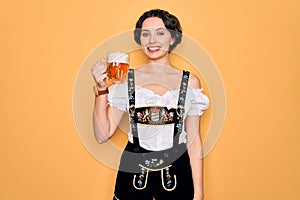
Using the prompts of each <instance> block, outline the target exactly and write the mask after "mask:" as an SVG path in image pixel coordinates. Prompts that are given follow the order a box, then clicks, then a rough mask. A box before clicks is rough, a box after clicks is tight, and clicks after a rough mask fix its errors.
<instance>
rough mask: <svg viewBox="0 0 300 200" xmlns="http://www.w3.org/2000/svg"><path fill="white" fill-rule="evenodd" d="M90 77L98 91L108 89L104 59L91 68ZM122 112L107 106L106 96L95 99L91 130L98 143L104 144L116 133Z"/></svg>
mask: <svg viewBox="0 0 300 200" xmlns="http://www.w3.org/2000/svg"><path fill="white" fill-rule="evenodd" d="M92 75H93V77H94V79H95V81H96V85H97V86H96V87H98V90H99V91H104V90H106V88H107V87H108V86H107V84H106V82H105V80H106V66H105V59H101V60H100V61H98V62H97V63H96V64H95V65H94V66H93V68H92ZM123 114H124V112H123V111H120V110H118V109H114V108H113V107H110V106H109V105H108V101H107V94H103V95H100V96H97V97H95V104H94V111H93V128H94V134H95V138H96V140H97V142H98V143H103V142H106V141H107V140H108V139H109V138H110V137H111V136H112V135H113V134H114V133H115V131H116V129H117V127H118V124H119V122H120V120H121V119H122V116H123Z"/></svg>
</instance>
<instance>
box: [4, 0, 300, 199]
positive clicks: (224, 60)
mask: <svg viewBox="0 0 300 200" xmlns="http://www.w3.org/2000/svg"><path fill="white" fill-rule="evenodd" d="M0 5H1V6H0V25H1V31H0V35H1V37H0V56H1V74H0V92H1V99H0V102H1V104H0V112H1V115H0V123H1V124H0V128H1V130H0V131H1V140H0V158H1V164H0V199H3V200H17V199H22V200H40V199H43V200H48V199H49V200H50V199H51V200H53V199H55V200H60V199H72V200H99V199H101V200H108V199H110V198H111V195H112V192H113V184H114V178H115V175H116V172H115V171H114V170H112V169H110V168H108V167H106V166H104V165H102V164H101V163H100V162H98V161H97V160H96V159H95V158H94V157H93V156H91V155H90V154H89V153H88V152H87V150H86V149H85V147H84V146H83V145H82V143H81V141H80V138H79V136H78V133H77V131H76V128H75V125H74V120H73V113H72V92H73V86H74V81H75V78H76V75H77V72H78V70H79V68H80V65H81V64H82V62H83V60H84V59H85V58H86V56H87V55H88V54H89V52H91V51H92V49H94V48H95V47H96V46H97V45H98V44H99V43H101V42H102V41H104V40H106V39H107V38H109V37H111V36H112V35H114V34H117V33H119V32H122V31H124V30H128V29H131V28H133V27H134V25H135V22H136V20H137V18H138V17H139V16H140V15H141V14H142V13H143V12H144V11H146V10H149V9H152V8H162V9H166V10H168V11H170V12H171V13H173V14H175V15H176V16H178V18H179V19H180V21H181V23H182V25H183V29H184V33H185V34H186V35H188V36H190V37H192V38H193V39H194V40H196V41H197V42H198V43H199V44H201V45H202V46H203V47H204V48H205V49H206V50H207V52H208V53H209V54H210V56H211V57H212V59H213V60H214V62H215V63H216V64H217V66H218V69H219V71H220V74H221V76H222V78H223V82H224V85H225V88H226V94H227V115H226V121H225V126H224V129H223V131H222V135H221V138H220V139H219V141H218V143H217V144H216V146H215V148H214V149H213V151H212V152H211V153H210V154H209V155H208V156H206V157H205V196H206V200H250V199H251V200H253V199H255V200H266V199H267V200H277V199H278V200H279V199H280V200H282V199H284V200H298V199H300V193H299V188H300V172H299V169H300V157H299V153H300V149H299V144H298V143H299V139H300V136H299V133H300V126H299V114H300V107H299V102H300V88H299V85H298V84H300V82H299V78H298V77H299V74H300V56H299V55H298V54H299V52H300V37H299V35H300V13H299V9H300V3H299V2H298V1H297V0H286V1H279V0H265V1H260V0H253V1H245V0H228V1H220V0H219V1H202V0H186V1H183V0H180V1H179V0H172V1H171V0H152V1H145V0H128V1H119V0H111V1H99V0H98V1H95V0H86V1H70V0H60V1H58V0H51V1H50V0H42V1H38V0H27V1H21V0H19V1H16V0H12V1H7V0H6V1H3V0H2V1H1V3H0Z"/></svg>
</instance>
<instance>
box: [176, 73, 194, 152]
mask: <svg viewBox="0 0 300 200" xmlns="http://www.w3.org/2000/svg"><path fill="white" fill-rule="evenodd" d="M189 77H190V72H189V71H185V70H183V73H182V79H181V85H180V90H179V97H178V104H177V108H176V113H177V120H176V122H175V125H174V137H173V147H175V146H176V145H178V144H179V137H180V134H181V133H182V129H183V117H184V112H185V110H184V104H185V97H186V93H187V88H188V82H189Z"/></svg>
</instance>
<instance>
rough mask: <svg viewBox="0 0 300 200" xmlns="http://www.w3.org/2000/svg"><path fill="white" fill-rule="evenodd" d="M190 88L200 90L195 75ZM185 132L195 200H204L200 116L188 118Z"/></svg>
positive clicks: (192, 76)
mask: <svg viewBox="0 0 300 200" xmlns="http://www.w3.org/2000/svg"><path fill="white" fill-rule="evenodd" d="M189 86H190V87H191V88H193V89H197V88H200V81H199V79H198V78H197V77H196V76H194V75H193V74H190V80H189ZM185 131H186V133H187V147H188V154H189V157H190V164H191V168H192V177H193V184H194V190H195V193H194V200H203V199H204V189H203V160H202V142H201V137H200V116H187V117H186V119H185Z"/></svg>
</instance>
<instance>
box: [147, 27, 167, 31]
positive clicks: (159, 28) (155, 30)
mask: <svg viewBox="0 0 300 200" xmlns="http://www.w3.org/2000/svg"><path fill="white" fill-rule="evenodd" d="M158 30H165V31H167V30H168V29H166V28H162V27H160V28H156V29H155V31H158ZM141 31H147V32H149V31H150V30H149V29H142V30H141Z"/></svg>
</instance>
